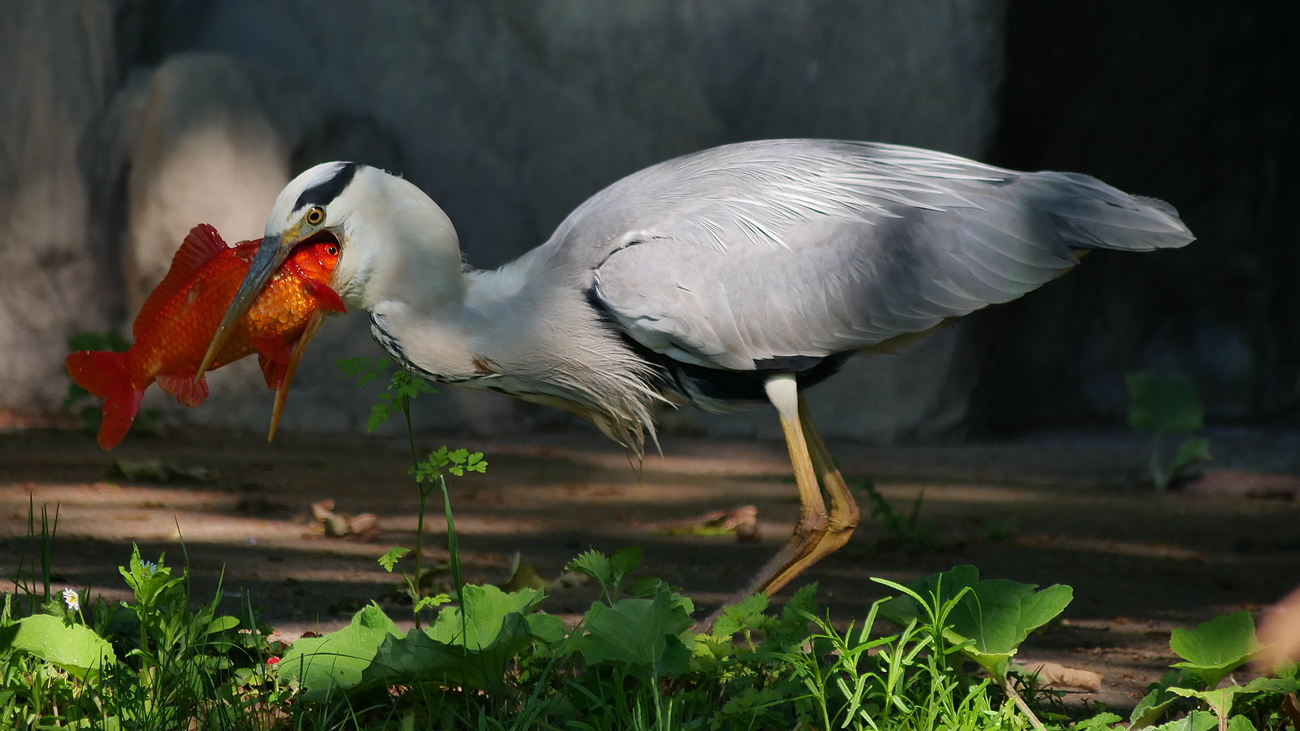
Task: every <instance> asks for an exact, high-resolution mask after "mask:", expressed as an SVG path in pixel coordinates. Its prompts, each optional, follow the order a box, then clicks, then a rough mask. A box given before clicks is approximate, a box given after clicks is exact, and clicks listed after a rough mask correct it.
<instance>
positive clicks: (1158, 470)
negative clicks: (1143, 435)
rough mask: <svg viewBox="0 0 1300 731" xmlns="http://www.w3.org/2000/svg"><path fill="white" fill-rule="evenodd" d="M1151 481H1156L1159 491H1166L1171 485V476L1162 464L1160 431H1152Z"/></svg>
mask: <svg viewBox="0 0 1300 731" xmlns="http://www.w3.org/2000/svg"><path fill="white" fill-rule="evenodd" d="M1149 469H1150V470H1151V481H1152V482H1154V483H1155V485H1156V490H1157V491H1158V492H1164V491H1165V488H1167V487H1169V477H1168V476H1166V475H1165V470H1164V466H1163V465H1161V464H1160V432H1159V431H1153V432H1151V459H1150V466H1149Z"/></svg>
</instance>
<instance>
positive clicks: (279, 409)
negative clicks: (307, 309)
mask: <svg viewBox="0 0 1300 731" xmlns="http://www.w3.org/2000/svg"><path fill="white" fill-rule="evenodd" d="M324 321H325V314H324V312H322V311H321V310H316V311H315V312H313V313H312V316H311V318H310V319H308V320H307V327H306V328H305V329H304V330H303V331H302V335H301V336H300V337H299V338H298V342H297V343H295V344H294V346H293V355H291V356H290V357H289V366H288V367H287V368H286V369H285V371H284V380H283V381H281V382H280V387H279V388H277V389H275V406H273V407H272V408H271V430H270V431H269V432H268V433H267V435H266V441H268V442H269V441H271V440H272V439H274V438H275V430H276V429H277V428H278V427H279V426H280V414H282V413H284V401H285V399H286V398H288V397H289V384H291V383H293V374H294V373H295V372H296V371H297V370H298V361H300V360H302V354H303V353H306V352H307V343H309V342H311V339H312V338H314V337H316V332H317V331H318V330H320V325H321V323H322V322H324Z"/></svg>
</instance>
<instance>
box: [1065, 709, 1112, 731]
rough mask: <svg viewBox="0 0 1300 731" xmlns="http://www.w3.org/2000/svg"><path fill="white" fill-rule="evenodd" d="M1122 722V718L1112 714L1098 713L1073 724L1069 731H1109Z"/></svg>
mask: <svg viewBox="0 0 1300 731" xmlns="http://www.w3.org/2000/svg"><path fill="white" fill-rule="evenodd" d="M1123 720H1124V719H1123V718H1121V717H1120V716H1117V715H1115V714H1114V713H1107V712H1103V713H1098V714H1097V715H1095V716H1093V717H1092V718H1086V719H1084V720H1082V721H1079V722H1078V723H1076V724H1074V725H1073V726H1071V727H1070V731H1097V730H1098V729H1105V731H1111V729H1113V728H1115V724H1117V723H1119V722H1120V721H1123Z"/></svg>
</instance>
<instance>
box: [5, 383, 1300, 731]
mask: <svg viewBox="0 0 1300 731" xmlns="http://www.w3.org/2000/svg"><path fill="white" fill-rule="evenodd" d="M387 367H388V364H385V363H383V362H381V363H380V364H378V365H377V366H371V365H370V363H369V362H368V361H364V360H354V361H348V362H347V364H346V366H345V370H346V371H347V372H348V373H349V375H350V376H353V377H356V378H357V379H358V380H359V381H360V382H361V383H365V382H368V381H371V380H376V379H379V378H381V377H384V375H385V374H384V371H385V370H386V368H387ZM419 383H420V382H418V381H417V380H415V379H412V377H411V376H410V374H405V375H403V373H402V372H399V373H398V374H396V375H394V376H392V377H391V378H389V380H388V386H387V388H386V390H385V391H384V393H383V395H382V396H381V397H380V402H379V404H378V405H377V406H376V409H375V411H374V412H373V413H372V428H373V426H377V425H378V423H382V421H383V420H385V419H387V418H389V417H390V416H396V415H397V414H402V415H403V416H404V417H405V418H406V420H407V423H408V433H409V423H410V406H411V400H412V399H414V398H415V397H417V396H418V395H419V394H420V393H421V392H424V391H426V390H427V387H426V386H421V385H419ZM411 464H412V467H411V469H410V474H411V476H412V478H413V481H414V484H415V486H416V488H417V489H418V490H419V494H420V525H421V530H420V531H419V532H418V533H417V536H416V542H415V548H414V550H410V549H406V548H404V547H395V548H394V549H393V550H390V551H389V552H387V553H386V554H385V555H384V556H383V557H382V558H381V559H380V563H381V564H382V565H383V566H384V568H385V569H387V570H389V571H396V570H397V569H398V567H399V566H401V567H403V568H405V565H406V563H404V562H407V563H409V564H410V565H411V571H409V572H407V571H405V570H403V571H402V572H401V575H402V577H403V578H402V581H403V584H404V586H405V589H406V593H407V594H408V595H409V597H410V599H411V609H410V611H411V612H412V618H413V619H414V620H415V627H414V628H413V629H411V630H409V631H406V632H402V631H400V630H399V629H398V628H397V625H396V624H395V623H394V621H393V620H392V619H391V618H390V617H388V616H387V615H386V614H385V613H384V611H383V610H382V609H381V608H380V607H379V606H378V605H376V604H371V605H369V606H366V607H364V608H362V609H361V610H360V611H359V612H357V613H356V615H355V616H354V617H353V619H352V622H351V623H350V624H349V626H347V627H345V628H343V629H341V630H339V631H337V632H333V633H330V634H327V635H324V636H321V637H309V638H303V639H300V640H298V641H297V642H295V643H293V645H292V646H289V647H285V646H282V645H280V644H278V643H272V642H270V641H269V640H268V636H269V628H268V627H266V626H264V625H263V624H262V623H261V622H260V621H259V619H258V617H257V615H256V613H255V612H254V611H253V610H252V609H251V608H250V607H247V606H246V607H245V608H244V609H242V610H241V611H240V612H238V613H237V614H235V615H224V614H222V613H220V612H219V611H218V606H219V605H220V601H221V592H220V589H218V591H217V592H216V594H215V595H214V596H213V597H209V598H207V599H206V600H201V599H200V598H198V597H194V596H193V595H192V592H191V588H190V581H189V571H188V568H181V569H180V570H179V572H177V571H176V570H175V569H174V568H173V567H171V566H168V565H167V564H166V563H165V560H164V559H165V557H164V556H158V557H157V559H156V560H154V561H149V560H146V559H145V558H144V557H142V556H141V554H140V552H139V550H138V548H133V550H132V552H131V555H130V556H129V557H127V560H126V562H125V564H124V565H123V566H122V567H121V576H122V580H123V582H124V583H125V585H126V586H127V587H128V588H129V589H130V592H131V597H132V598H131V600H129V601H123V602H109V601H105V600H103V599H93V600H91V599H89V598H86V597H80V596H77V595H76V594H75V593H72V592H71V590H67V591H63V592H60V591H57V590H56V587H54V586H53V584H52V582H51V575H52V573H53V566H54V556H55V552H54V549H55V539H54V538H55V532H56V529H57V516H58V511H57V508H56V509H55V511H54V514H53V517H51V516H50V512H49V510H48V509H47V508H46V507H45V506H41V508H40V513H39V514H40V521H39V524H38V522H37V519H36V515H37V512H36V506H34V505H33V506H32V507H31V512H30V517H29V531H28V534H29V535H28V538H29V541H28V542H29V546H30V550H31V553H33V555H35V556H36V557H37V558H36V564H37V566H36V567H35V568H34V569H32V570H31V571H26V572H25V571H24V567H25V565H26V560H24V561H23V563H22V564H20V567H19V570H18V575H17V576H16V577H15V578H16V581H15V583H16V584H17V586H18V590H17V591H16V592H15V593H13V594H7V595H5V596H4V598H3V604H0V728H15V729H69V728H85V729H90V728H94V729H159V730H160V731H161V730H164V729H167V730H170V729H196V730H198V729H233V730H235V731H242V730H244V729H249V730H253V729H256V730H259V731H261V730H266V731H271V730H280V729H286V730H295V731H296V730H299V729H302V730H307V731H317V730H319V731H325V730H327V729H329V730H333V729H340V730H342V729H392V730H393V731H415V730H416V729H483V730H505V729H563V730H565V731H599V730H605V729H609V730H614V729H619V730H622V729H646V730H649V729H664V730H667V729H674V730H676V729H700V730H705V729H708V730H714V729H718V730H723V729H725V730H731V729H736V730H742V729H743V730H760V729H854V730H868V731H932V730H940V729H942V730H944V731H958V730H967V729H968V730H970V731H1002V730H1007V731H1014V730H1020V729H1029V728H1050V729H1060V730H1061V731H1067V730H1068V731H1091V730H1093V729H1111V728H1119V727H1122V726H1117V724H1119V723H1120V722H1121V721H1122V719H1121V718H1120V717H1119V716H1117V715H1115V714H1113V713H1108V712H1106V709H1104V708H1093V709H1091V711H1090V712H1089V713H1088V714H1087V717H1086V718H1081V719H1071V718H1068V717H1066V716H1064V715H1061V714H1060V709H1061V707H1060V706H1059V704H1053V703H1052V701H1054V700H1055V698H1054V696H1053V695H1052V694H1050V693H1044V692H1042V691H1040V690H1038V689H1036V688H1035V687H1034V682H1033V679H1032V678H1024V677H1022V676H1020V675H1019V674H1018V670H1017V666H1016V665H1015V664H1014V656H1015V654H1016V651H1017V649H1018V647H1019V645H1020V643H1021V642H1023V641H1024V640H1025V638H1026V637H1027V636H1028V635H1029V633H1030V632H1032V631H1036V630H1038V629H1039V628H1042V627H1044V626H1046V625H1048V624H1049V623H1050V622H1052V621H1054V620H1055V619H1056V618H1057V617H1058V616H1059V614H1060V613H1061V612H1062V611H1063V610H1064V608H1065V606H1066V605H1067V604H1068V603H1069V602H1070V600H1071V598H1072V591H1071V590H1070V588H1069V587H1065V586H1061V585H1056V586H1051V587H1047V588H1045V589H1041V590H1040V589H1038V587H1036V586H1033V585H1028V584H1020V583H1016V582H1013V581H1008V580H1005V579H994V580H986V579H983V580H982V579H980V577H979V572H978V571H977V570H976V569H975V568H974V567H972V566H959V567H956V568H954V569H952V570H950V571H946V572H943V573H940V574H935V575H933V576H928V577H924V578H921V579H918V580H917V581H914V582H912V583H911V584H909V585H907V586H903V585H901V584H896V583H892V582H888V581H884V580H878V581H879V583H881V584H883V585H885V586H887V587H889V588H890V589H892V590H893V591H894V592H895V594H894V595H893V596H891V597H888V598H886V599H882V600H880V601H879V602H877V603H876V604H874V605H873V606H872V607H871V609H870V611H869V612H868V613H867V615H866V616H865V617H857V618H852V621H850V622H849V623H848V625H847V628H846V629H844V630H839V629H837V627H838V626H843V625H839V624H837V623H836V622H833V621H832V618H831V617H830V616H829V615H828V614H827V613H826V612H824V611H823V610H822V609H821V608H819V607H818V606H817V603H816V599H815V596H816V585H809V586H805V587H803V588H802V589H800V590H799V591H797V592H796V593H795V594H794V595H793V596H792V597H791V598H790V600H789V601H788V602H787V603H786V604H785V605H784V606H782V607H780V608H779V609H777V608H775V607H772V606H769V601H768V598H767V597H766V596H765V595H760V596H755V597H751V598H749V599H747V600H745V601H743V602H741V603H739V604H737V605H736V606H733V607H729V608H727V609H726V610H725V611H724V613H723V616H722V617H721V619H720V620H719V621H718V622H717V624H716V625H715V626H714V627H713V629H712V630H711V631H710V632H707V633H700V632H696V631H695V630H694V626H693V616H694V615H695V611H694V610H695V607H694V605H693V603H692V602H691V600H690V599H689V598H687V597H685V596H683V595H682V594H681V593H680V590H679V589H678V588H677V587H673V586H671V585H669V584H667V583H665V582H664V581H662V580H660V579H657V578H654V577H646V576H642V577H640V578H636V579H635V580H633V577H634V576H635V574H636V569H637V567H638V565H639V563H640V550H639V549H638V548H635V547H628V548H625V549H622V550H620V551H618V552H616V553H614V554H613V555H612V556H606V555H604V554H601V553H599V552H596V551H588V552H586V553H584V554H582V555H580V556H578V557H576V558H575V559H574V560H573V561H572V562H571V563H570V564H569V566H568V570H569V571H571V572H575V573H578V574H582V575H585V576H586V577H588V578H589V580H591V581H593V582H595V584H596V585H597V586H598V587H599V588H600V596H599V599H598V600H597V601H595V602H593V603H592V605H591V606H590V608H589V609H588V610H587V611H586V612H585V613H584V614H583V616H582V618H581V619H580V620H579V621H578V622H577V623H576V624H575V625H573V626H566V625H565V623H564V622H562V621H561V620H560V619H559V618H558V617H555V616H552V615H550V614H547V613H546V612H545V611H544V609H545V603H546V595H545V593H544V591H542V590H539V589H533V588H524V589H519V590H516V591H506V590H503V589H501V588H498V587H494V586H476V585H466V584H464V583H463V582H462V580H461V576H460V571H459V555H458V547H457V542H456V532H455V524H454V520H453V515H452V511H451V504H450V499H449V497H448V492H447V479H448V478H455V479H461V478H465V477H467V476H468V474H469V473H473V472H483V471H484V470H485V469H486V468H487V462H486V461H485V460H484V459H483V455H482V454H479V453H471V452H469V451H467V450H463V449H462V450H449V449H447V448H443V449H440V450H438V451H436V452H433V453H431V454H430V455H429V456H428V457H427V458H425V459H423V460H421V459H419V458H418V456H417V453H416V452H415V447H414V440H413V439H412V440H411ZM435 490H436V491H437V492H440V493H441V496H442V498H443V512H444V517H445V520H446V521H447V530H448V537H449V541H448V545H449V548H450V550H451V561H450V570H451V572H452V582H451V584H450V587H451V588H450V589H449V592H450V593H435V592H434V591H433V590H432V589H431V588H430V586H431V583H432V582H431V581H429V575H430V571H429V570H428V568H427V567H426V566H425V565H423V563H422V557H421V549H422V545H421V537H422V534H423V530H422V526H423V520H424V517H425V515H424V514H425V509H426V506H427V501H428V498H429V497H430V496H432V495H433V494H435ZM877 502H879V503H883V501H877ZM886 507H887V506H886ZM918 508H919V500H918V502H917V504H916V505H914V506H913V510H912V513H911V515H910V516H898V515H896V514H893V513H892V512H891V513H889V514H890V515H891V516H893V517H894V518H895V520H894V527H895V529H896V530H897V531H898V532H899V533H900V535H903V534H906V535H908V536H911V537H913V538H914V539H915V540H916V541H921V542H923V541H925V540H928V536H929V533H928V531H929V529H928V527H926V526H924V525H922V524H921V523H920V522H919V521H918V520H917V512H918ZM881 510H882V512H886V511H885V510H884V509H881ZM88 593H89V592H87V594H88ZM426 620H427V621H426ZM1170 648H1171V650H1172V651H1173V652H1174V653H1176V654H1178V655H1179V657H1180V658H1182V662H1180V663H1178V664H1176V665H1175V666H1174V667H1172V668H1171V669H1170V672H1169V673H1168V674H1167V675H1166V676H1165V678H1164V679H1162V681H1161V682H1160V683H1157V684H1154V685H1153V686H1152V687H1151V688H1150V692H1149V694H1148V695H1147V697H1146V698H1144V699H1143V700H1142V702H1141V703H1139V704H1138V706H1137V708H1136V709H1135V710H1134V712H1133V714H1132V716H1131V717H1130V718H1129V719H1128V721H1129V724H1130V725H1131V727H1132V728H1135V729H1136V728H1152V729H1158V730H1159V731H1209V729H1211V728H1220V729H1225V731H1249V730H1250V729H1255V730H1256V731H1264V730H1265V729H1282V728H1285V727H1287V724H1288V721H1287V719H1286V716H1285V714H1284V712H1283V710H1282V709H1283V705H1282V699H1283V698H1285V697H1287V696H1288V694H1294V693H1295V692H1296V690H1297V687H1298V686H1300V682H1298V681H1297V674H1296V669H1295V668H1294V667H1285V668H1280V669H1279V670H1278V673H1277V675H1276V676H1275V677H1272V678H1263V679H1258V680H1255V681H1251V682H1250V683H1248V684H1246V685H1244V686H1242V685H1236V684H1231V685H1224V680H1225V678H1231V675H1230V673H1231V672H1232V671H1233V670H1234V669H1235V668H1237V667H1239V666H1240V665H1242V664H1243V663H1245V662H1246V661H1247V660H1248V659H1249V658H1250V657H1251V656H1252V655H1253V654H1254V653H1255V652H1256V651H1257V650H1258V641H1257V640H1256V638H1255V633H1254V625H1253V622H1252V621H1251V620H1250V616H1249V615H1248V614H1245V613H1240V614H1237V615H1231V616H1228V617H1222V618H1219V619H1216V620H1213V621H1211V622H1207V623H1205V624H1203V625H1201V626H1200V627H1197V628H1195V629H1193V630H1178V631H1176V632H1175V633H1174V635H1173V636H1172V637H1171V641H1170Z"/></svg>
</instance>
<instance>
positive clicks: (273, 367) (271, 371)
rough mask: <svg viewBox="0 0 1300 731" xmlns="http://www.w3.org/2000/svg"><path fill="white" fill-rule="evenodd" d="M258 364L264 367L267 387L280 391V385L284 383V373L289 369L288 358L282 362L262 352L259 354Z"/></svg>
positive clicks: (263, 375)
mask: <svg viewBox="0 0 1300 731" xmlns="http://www.w3.org/2000/svg"><path fill="white" fill-rule="evenodd" d="M257 365H258V366H260V367H261V369H262V377H263V378H265V379H266V387H267V388H269V389H271V390H272V391H279V390H280V385H281V384H282V383H284V374H285V373H286V372H287V371H288V370H289V362H288V360H287V359H286V360H285V362H283V363H281V362H280V361H277V360H275V359H273V358H268V357H266V355H265V354H262V355H259V356H257Z"/></svg>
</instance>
